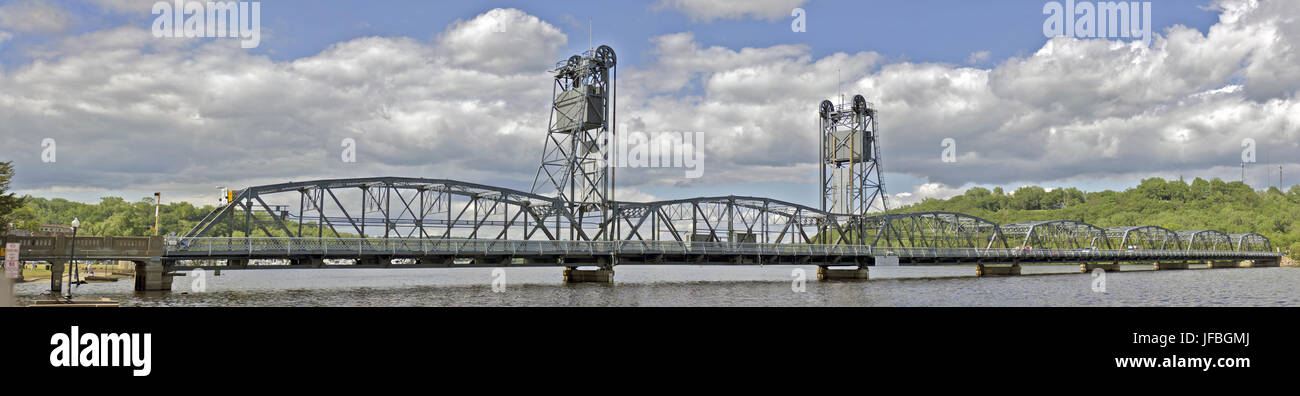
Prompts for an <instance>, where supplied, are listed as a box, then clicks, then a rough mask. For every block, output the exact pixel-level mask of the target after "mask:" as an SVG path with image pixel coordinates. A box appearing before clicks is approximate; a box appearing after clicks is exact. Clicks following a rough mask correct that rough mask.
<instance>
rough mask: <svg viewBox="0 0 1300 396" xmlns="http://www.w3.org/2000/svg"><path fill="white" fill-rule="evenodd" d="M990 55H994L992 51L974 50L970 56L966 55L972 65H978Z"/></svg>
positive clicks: (967, 60)
mask: <svg viewBox="0 0 1300 396" xmlns="http://www.w3.org/2000/svg"><path fill="white" fill-rule="evenodd" d="M990 56H992V53H990V52H988V51H976V52H972V53H971V54H970V56H968V57H966V63H967V64H970V65H978V64H981V63H984V62H987V61H988V60H989V57H990Z"/></svg>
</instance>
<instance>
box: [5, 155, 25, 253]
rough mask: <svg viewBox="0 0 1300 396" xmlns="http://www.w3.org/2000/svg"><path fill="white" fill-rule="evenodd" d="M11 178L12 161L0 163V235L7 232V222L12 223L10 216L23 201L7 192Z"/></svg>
mask: <svg viewBox="0 0 1300 396" xmlns="http://www.w3.org/2000/svg"><path fill="white" fill-rule="evenodd" d="M13 178H14V164H13V161H5V162H0V235H3V234H4V233H6V232H9V222H10V221H13V219H12V218H11V217H10V216H11V215H12V214H13V212H14V211H15V210H18V208H21V207H22V206H23V199H22V198H19V197H17V196H15V195H14V193H12V192H9V187H10V185H11V184H10V183H12V181H13Z"/></svg>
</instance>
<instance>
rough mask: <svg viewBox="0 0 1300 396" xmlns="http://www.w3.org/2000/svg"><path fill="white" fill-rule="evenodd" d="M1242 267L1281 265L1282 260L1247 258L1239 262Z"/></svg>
mask: <svg viewBox="0 0 1300 396" xmlns="http://www.w3.org/2000/svg"><path fill="white" fill-rule="evenodd" d="M1237 266H1238V267H1241V268H1266V267H1281V266H1282V260H1278V259H1274V260H1245V261H1242V262H1240V263H1238V264H1237Z"/></svg>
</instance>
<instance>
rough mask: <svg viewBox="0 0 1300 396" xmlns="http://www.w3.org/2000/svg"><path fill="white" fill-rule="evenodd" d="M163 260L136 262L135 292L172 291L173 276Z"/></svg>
mask: <svg viewBox="0 0 1300 396" xmlns="http://www.w3.org/2000/svg"><path fill="white" fill-rule="evenodd" d="M167 267H168V266H167V265H164V264H163V262H162V261H161V260H149V261H136V262H135V291H171V290H172V275H171V274H170V273H168V268H167Z"/></svg>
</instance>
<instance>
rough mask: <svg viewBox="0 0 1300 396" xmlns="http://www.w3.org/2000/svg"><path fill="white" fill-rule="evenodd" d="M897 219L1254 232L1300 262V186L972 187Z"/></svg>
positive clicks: (1198, 182)
mask: <svg viewBox="0 0 1300 396" xmlns="http://www.w3.org/2000/svg"><path fill="white" fill-rule="evenodd" d="M895 211H897V212H924V211H949V212H959V213H965V214H969V215H972V216H978V217H981V218H984V219H986V220H990V221H993V222H996V223H998V224H1007V223H1015V222H1022V221H1031V220H1062V219H1068V220H1078V221H1082V222H1085V223H1090V224H1093V225H1096V226H1099V227H1102V228H1109V227H1121V226H1141V225H1155V226H1160V227H1164V228H1168V229H1171V230H1175V231H1180V230H1202V229H1211V230H1218V231H1222V232H1224V233H1228V234H1241V233H1251V232H1254V233H1259V234H1261V235H1264V236H1266V237H1268V238H1269V240H1270V241H1272V243H1273V246H1274V247H1276V248H1280V249H1281V250H1282V251H1287V250H1288V249H1289V250H1290V251H1291V252H1292V255H1293V256H1295V255H1300V227H1296V224H1297V223H1298V222H1300V186H1291V188H1290V189H1288V190H1287V191H1285V192H1284V191H1282V190H1280V189H1278V188H1277V187H1269V188H1268V189H1267V190H1255V189H1253V188H1251V187H1250V186H1249V185H1246V184H1245V183H1242V182H1239V181H1238V182H1225V181H1223V180H1219V179H1217V178H1216V179H1211V180H1204V179H1201V178H1196V179H1195V180H1192V182H1191V183H1187V182H1184V181H1182V180H1165V179H1161V178H1150V179H1145V180H1142V182H1141V183H1140V184H1138V185H1137V186H1135V187H1132V188H1129V189H1126V190H1124V191H1119V192H1117V191H1112V190H1106V191H1099V192H1084V191H1080V190H1079V189H1077V188H1053V189H1050V190H1049V189H1048V188H1044V187H1039V186H1026V187H1020V188H1018V189H1016V190H1015V191H1014V192H1011V193H1007V192H1006V191H1004V190H1003V189H1002V188H1001V187H998V188H994V189H992V190H989V189H987V188H983V187H972V188H969V189H967V190H966V191H965V192H964V193H963V194H961V195H957V196H954V197H952V198H948V199H934V198H927V199H925V200H923V201H921V202H919V203H916V204H912V205H908V206H905V207H901V208H898V209H896V210H895Z"/></svg>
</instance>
